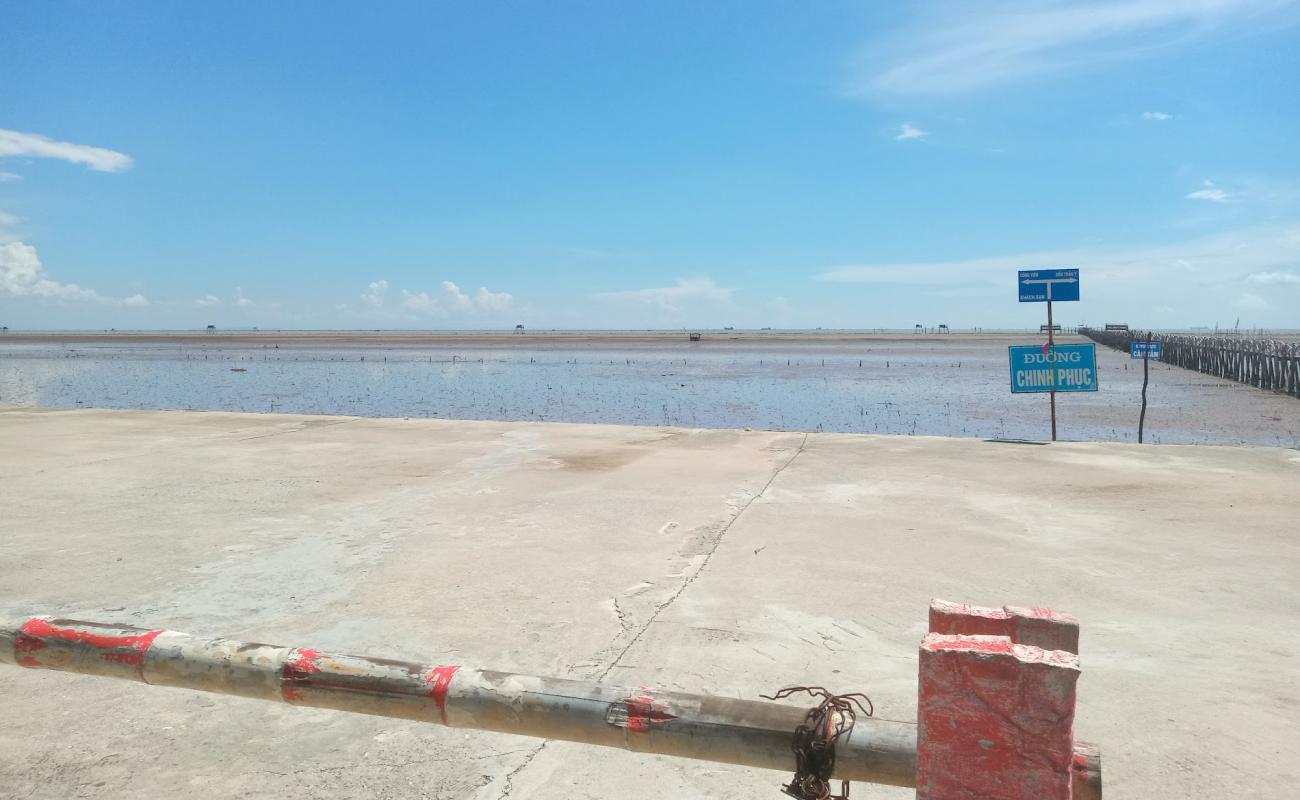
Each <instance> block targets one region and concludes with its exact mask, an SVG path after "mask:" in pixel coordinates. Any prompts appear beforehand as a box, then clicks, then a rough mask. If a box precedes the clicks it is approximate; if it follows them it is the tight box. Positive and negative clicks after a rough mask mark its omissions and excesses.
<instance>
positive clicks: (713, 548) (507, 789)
mask: <svg viewBox="0 0 1300 800" xmlns="http://www.w3.org/2000/svg"><path fill="white" fill-rule="evenodd" d="M807 444H808V434H807V433H805V434H804V435H803V439H801V440H800V441H799V447H798V448H797V449H796V450H795V451H794V455H792V456H790V457H789V458H788V459H786V461H785V463H784V464H782V465H781V466H779V467H777V468H776V470H775V471H774V472H773V473H772V475H771V476H770V477H769V478H768V479H767V483H765V484H763V488H762V489H759V490H758V492H757V493H756V494H755V495H754V496H753V497H751V498H749V500H748V501H747V502H746V503H745V504H744V505H743V506H741V507H740V508H739V509H738V510H737V511H736V513H735V514H733V515H732V516H731V519H729V520H727V523H726V524H725V525H723V526H722V530H721V531H719V532H718V535H717V536H715V537H713V542H712V544H711V545H710V547H709V549H708V551H707V552H706V553H705V554H704V559H703V560H702V561H701V562H700V565H699V566H698V567H696V569H695V571H694V572H692V573H691V574H690V575H688V576H687V577H686V579H685V580H684V581H682V585H681V586H679V587H677V591H675V592H673V594H672V596H670V597H669V598H668V599H667V600H665V601H664V602H662V603H660V604H659V605H658V606H656V607H655V610H654V612H653V613H651V614H650V617H649V619H647V620H646V621H645V624H644V625H642V626H641V628H640V630H638V631H637V632H636V635H635V636H633V637H632V641H630V642H628V643H627V646H626V647H624V648H623V649H622V650H621V651H619V654H618V655H617V656H616V657H615V658H614V660H613V661H611V662H609V666H607V667H605V669H604V670H602V671H601V673H600V674H599V675H597V676H596V680H597V681H603V680H604V679H605V676H606V675H608V674H609V672H610V670H612V669H614V667H616V666H618V663H619V662H620V661H622V660H623V657H624V656H626V655H627V654H628V651H629V650H631V649H632V647H633V645H635V644H636V643H637V642H639V641H641V637H642V636H644V635H645V632H646V631H647V630H649V629H650V626H651V625H653V624H654V622H655V620H656V619H658V618H659V615H660V614H661V613H663V610H664V609H666V608H668V607H669V606H671V605H672V604H673V603H674V602H675V601H676V600H677V598H679V597H681V596H682V592H684V591H686V587H688V586H690V585H691V584H692V583H694V582H695V579H696V578H698V577H699V576H700V573H702V572H704V568H705V567H707V566H708V565H709V560H710V559H712V558H713V554H714V553H716V552H718V548H719V547H721V546H722V540H723V539H724V538H725V537H726V535H727V532H728V531H730V530H731V528H732V526H733V525H735V524H736V521H737V520H739V519H740V518H741V517H742V516H744V514H745V512H746V511H748V510H749V507H750V506H752V505H753V504H754V502H755V501H756V500H758V498H760V497H762V496H763V495H764V494H766V493H767V490H768V489H769V488H771V486H772V483H773V482H775V481H776V479H777V477H778V476H780V474H781V473H782V472H785V470H786V468H788V467H789V466H790V465H791V464H793V463H794V460H795V459H796V458H798V457H799V455H800V454H801V453H802V452H803V450H804V447H806V446H807ZM614 609H615V611H616V612H617V613H618V615H619V623H620V626H621V627H622V630H620V631H619V635H622V634H623V633H624V632H625V631H626V630H627V627H626V625H625V624H624V621H623V612H622V610H621V609H620V608H619V606H618V599H617V598H615V599H614ZM615 638H617V637H615ZM549 742H550V740H549V739H548V740H546V741H543V742H542V743H541V744H540V745H538V746H537V748H536V749H534V750H533V752H532V753H530V754H529V755H528V757H527V758H525V759H524V760H523V762H521V763H520V764H519V766H517V767H515V768H514V769H512V770H510V772H509V774H507V775H506V777H505V785H504V786H502V787H501V794H499V795H497V800H506V798H508V797H510V793H511V792H513V791H514V779H515V776H516V775H518V774H519V773H520V772H522V771H523V770H524V769H526V768H527V767H528V765H529V764H531V763H533V759H535V758H536V757H537V756H538V755H539V754H540V753H541V752H542V751H543V750H545V749H546V745H547V744H548V743H549Z"/></svg>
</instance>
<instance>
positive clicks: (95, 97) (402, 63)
mask: <svg viewBox="0 0 1300 800" xmlns="http://www.w3.org/2000/svg"><path fill="white" fill-rule="evenodd" d="M1297 23H1300V2H1282V1H1280V0H1106V1H1096V2H1094V1H1091V0H1089V1H1088V2H1083V1H1078V2H1067V1H1066V0H1007V1H1006V2H998V3H970V2H935V1H934V0H915V1H914V2H895V3H887V2H867V1H866V0H862V1H861V2H852V3H850V2H836V1H835V0H824V1H821V2H816V3H803V2H794V1H793V0H788V1H784V2H760V1H758V0H735V1H731V2H729V1H727V0H719V1H718V2H710V3H698V2H675V1H673V0H662V1H657V2H654V3H643V4H631V3H606V2H597V1H595V0H593V1H592V2H571V1H570V0H561V1H560V2H555V3H540V2H534V3H467V2H466V3H423V2H422V3H387V2H379V3H372V4H360V3H330V2H312V3H302V2H276V3H264V2H259V3H251V2H228V3H209V4H191V3H162V2H147V1H146V0H141V1H140V2H130V3H127V2H103V3H82V4H52V3H11V4H7V5H6V6H5V7H4V8H3V9H2V10H0V325H3V326H7V327H9V328H11V329H14V330H19V329H101V328H110V327H111V328H117V329H119V330H124V329H194V328H202V327H204V326H205V325H208V324H214V325H216V326H218V327H219V328H246V327H253V326H257V327H260V328H263V329H268V328H342V329H358V328H402V329H483V328H513V327H514V325H516V324H524V325H526V326H527V327H529V328H542V329H545V328H566V329H568V328H591V329H609V328H617V329H626V328H666V329H678V328H696V327H698V328H717V327H723V326H735V327H738V328H760V327H773V328H778V329H779V328H814V327H825V328H881V327H886V328H898V327H907V328H910V327H911V326H913V325H914V324H918V323H919V324H924V325H926V326H936V325H938V324H941V323H942V324H948V325H950V326H952V327H954V328H967V327H975V326H979V327H987V328H999V327H1031V326H1036V325H1037V324H1038V323H1039V322H1041V321H1042V319H1043V316H1044V309H1043V307H1042V305H1041V304H1036V303H1023V304H1021V303H1018V302H1017V294H1016V271H1017V270H1019V269H1043V268H1054V267H1075V268H1078V269H1079V270H1080V289H1081V300H1080V301H1079V302H1077V303H1058V304H1056V306H1057V308H1056V319H1057V321H1058V322H1061V323H1063V324H1066V325H1075V324H1080V323H1083V324H1093V325H1100V324H1102V323H1104V322H1128V323H1130V324H1132V325H1134V326H1135V327H1152V328H1182V327H1190V326H1209V327H1213V326H1215V325H1216V324H1217V325H1219V326H1227V327H1231V326H1233V325H1234V324H1236V321H1237V320H1240V325H1241V327H1243V328H1250V327H1255V326H1259V327H1272V328H1279V327H1285V328H1300V146H1298V144H1297V143H1298V142H1300V138H1298V137H1297V134H1298V133H1300V79H1298V78H1297V76H1300V24H1297Z"/></svg>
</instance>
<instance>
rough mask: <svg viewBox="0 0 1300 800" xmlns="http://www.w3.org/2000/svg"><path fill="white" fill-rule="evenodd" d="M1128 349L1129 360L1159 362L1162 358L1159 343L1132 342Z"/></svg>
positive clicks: (1162, 352) (1162, 354) (1162, 353)
mask: <svg viewBox="0 0 1300 800" xmlns="http://www.w3.org/2000/svg"><path fill="white" fill-rule="evenodd" d="M1129 347H1130V350H1129V358H1145V359H1150V360H1151V361H1159V360H1161V358H1163V357H1164V351H1163V350H1161V348H1160V342H1133V343H1131V344H1130V345H1129Z"/></svg>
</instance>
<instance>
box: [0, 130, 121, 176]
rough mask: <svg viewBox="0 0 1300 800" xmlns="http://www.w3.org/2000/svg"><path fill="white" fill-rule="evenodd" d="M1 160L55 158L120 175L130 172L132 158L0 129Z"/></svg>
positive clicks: (101, 148) (96, 148) (81, 145)
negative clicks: (128, 170)
mask: <svg viewBox="0 0 1300 800" xmlns="http://www.w3.org/2000/svg"><path fill="white" fill-rule="evenodd" d="M0 156H33V157H36V158H57V159H60V160H62V161H70V162H72V163H74V164H85V165H86V166H88V167H90V168H91V169H93V170H96V171H98V172H121V171H122V170H125V169H130V168H131V164H132V161H131V157H130V156H128V155H126V154H125V153H119V152H117V151H116V150H108V149H105V148H103V147H90V146H89V145H84V144H73V143H72V142H57V141H55V140H53V139H50V138H49V137H46V136H42V135H40V134H39V133H22V132H20V131H9V130H4V129H0Z"/></svg>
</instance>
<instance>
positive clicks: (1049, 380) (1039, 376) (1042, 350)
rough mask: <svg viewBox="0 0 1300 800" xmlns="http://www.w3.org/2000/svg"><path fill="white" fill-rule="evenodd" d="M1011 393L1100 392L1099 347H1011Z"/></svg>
mask: <svg viewBox="0 0 1300 800" xmlns="http://www.w3.org/2000/svg"><path fill="white" fill-rule="evenodd" d="M1007 350H1008V351H1009V353H1010V356H1011V391H1012V392H1013V393H1020V392H1052V391H1056V392H1095V391H1097V348H1096V346H1095V345H1091V344H1058V345H1033V344H1031V345H1026V346H1016V347H1008V348H1007Z"/></svg>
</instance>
